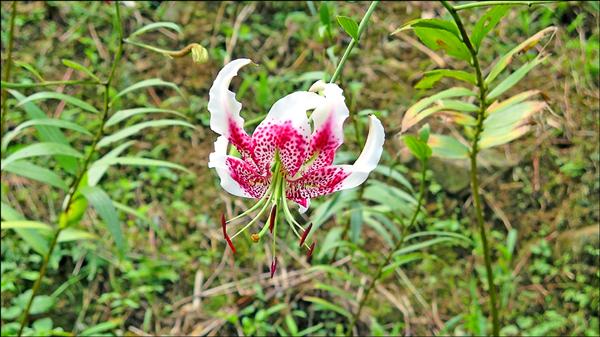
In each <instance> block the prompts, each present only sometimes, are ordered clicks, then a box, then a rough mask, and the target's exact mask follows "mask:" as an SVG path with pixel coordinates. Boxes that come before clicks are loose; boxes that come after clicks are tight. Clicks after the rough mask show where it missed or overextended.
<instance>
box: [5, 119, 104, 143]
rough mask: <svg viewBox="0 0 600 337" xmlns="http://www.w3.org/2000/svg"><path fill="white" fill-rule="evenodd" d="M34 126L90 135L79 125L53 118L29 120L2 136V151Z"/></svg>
mask: <svg viewBox="0 0 600 337" xmlns="http://www.w3.org/2000/svg"><path fill="white" fill-rule="evenodd" d="M36 125H49V126H55V127H57V128H62V129H69V130H73V131H77V132H81V133H83V134H84V135H88V136H91V135H92V134H91V133H90V132H89V131H88V130H87V129H86V128H84V127H82V126H80V125H79V124H76V123H73V122H69V121H65V120H62V119H54V118H39V119H31V120H28V121H26V122H23V123H21V124H19V125H17V127H15V128H14V129H13V130H11V131H9V132H7V133H6V135H4V137H3V138H2V151H6V149H7V147H8V144H9V143H10V141H11V140H13V139H14V138H15V137H16V136H17V135H18V134H19V133H20V132H21V131H23V130H24V129H26V128H28V127H30V126H36Z"/></svg>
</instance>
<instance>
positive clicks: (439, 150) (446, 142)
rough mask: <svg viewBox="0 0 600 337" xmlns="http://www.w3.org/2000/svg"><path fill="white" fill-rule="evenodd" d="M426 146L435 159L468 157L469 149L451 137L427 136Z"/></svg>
mask: <svg viewBox="0 0 600 337" xmlns="http://www.w3.org/2000/svg"><path fill="white" fill-rule="evenodd" d="M427 145H429V147H430V148H431V150H432V152H433V155H434V156H436V157H442V158H451V159H466V158H468V157H469V148H468V147H467V146H465V145H464V144H462V143H461V142H459V141H458V140H456V139H455V138H454V137H451V136H444V135H437V134H432V135H430V136H429V141H428V142H427Z"/></svg>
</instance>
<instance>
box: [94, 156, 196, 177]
mask: <svg viewBox="0 0 600 337" xmlns="http://www.w3.org/2000/svg"><path fill="white" fill-rule="evenodd" d="M117 164H118V165H129V166H159V167H167V168H172V169H176V170H180V171H184V172H187V173H192V172H191V171H189V170H188V169H186V168H185V167H183V166H181V165H178V164H175V163H171V162H168V161H164V160H157V159H149V158H139V157H117V158H102V159H101V160H98V161H97V162H95V163H94V166H110V165H117Z"/></svg>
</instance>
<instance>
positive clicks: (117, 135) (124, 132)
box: [98, 119, 195, 147]
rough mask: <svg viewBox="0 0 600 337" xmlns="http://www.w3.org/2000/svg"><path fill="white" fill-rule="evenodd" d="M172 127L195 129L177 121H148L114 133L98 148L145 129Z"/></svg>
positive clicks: (104, 139)
mask: <svg viewBox="0 0 600 337" xmlns="http://www.w3.org/2000/svg"><path fill="white" fill-rule="evenodd" d="M172 125H178V126H185V127H188V128H192V129H193V128H195V127H194V126H193V125H192V124H190V123H188V122H184V121H180V120H177V119H159V120H155V121H147V122H142V123H138V124H135V125H132V126H129V127H126V128H125V129H123V130H121V131H118V132H116V133H113V134H112V135H110V136H106V137H104V138H102V139H101V140H100V141H99V142H98V147H104V146H106V145H108V144H111V143H114V142H117V141H119V140H121V139H124V138H127V137H129V136H132V135H134V134H136V133H138V132H140V131H141V130H143V129H145V128H149V127H161V126H172Z"/></svg>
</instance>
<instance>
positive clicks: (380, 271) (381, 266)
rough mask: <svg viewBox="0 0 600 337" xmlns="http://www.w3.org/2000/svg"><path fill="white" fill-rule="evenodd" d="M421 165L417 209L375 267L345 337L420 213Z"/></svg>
mask: <svg viewBox="0 0 600 337" xmlns="http://www.w3.org/2000/svg"><path fill="white" fill-rule="evenodd" d="M421 165H422V166H423V167H422V168H421V183H420V185H419V199H418V201H417V207H416V208H415V212H414V213H413V215H412V217H411V219H410V222H409V223H408V226H404V227H403V228H402V233H401V235H402V236H401V237H400V240H398V242H396V245H395V246H394V248H393V249H392V250H391V251H390V252H389V253H388V255H387V256H386V257H385V260H384V261H383V262H382V263H380V264H379V266H378V267H377V271H376V272H375V276H374V277H373V278H372V279H371V283H370V284H369V286H368V287H367V290H366V291H365V294H364V296H363V298H362V299H361V300H360V303H359V304H358V310H356V312H355V313H354V315H353V316H352V319H351V320H350V324H349V325H348V331H347V333H346V336H351V335H352V330H354V327H355V326H356V323H357V322H358V319H359V318H360V314H361V312H362V309H363V308H364V306H365V303H366V302H367V299H368V298H369V294H370V293H371V291H372V290H373V288H375V284H376V283H377V281H378V280H379V278H381V275H382V274H383V269H384V268H385V266H387V265H388V264H390V261H391V260H392V257H393V256H394V253H396V252H397V251H398V250H399V249H400V247H402V244H404V239H405V238H406V235H407V234H408V229H409V228H411V227H412V226H413V225H414V224H415V222H416V221H417V216H418V215H419V212H420V211H421V207H422V206H423V200H424V199H425V180H426V173H427V160H423V161H422V162H421Z"/></svg>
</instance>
